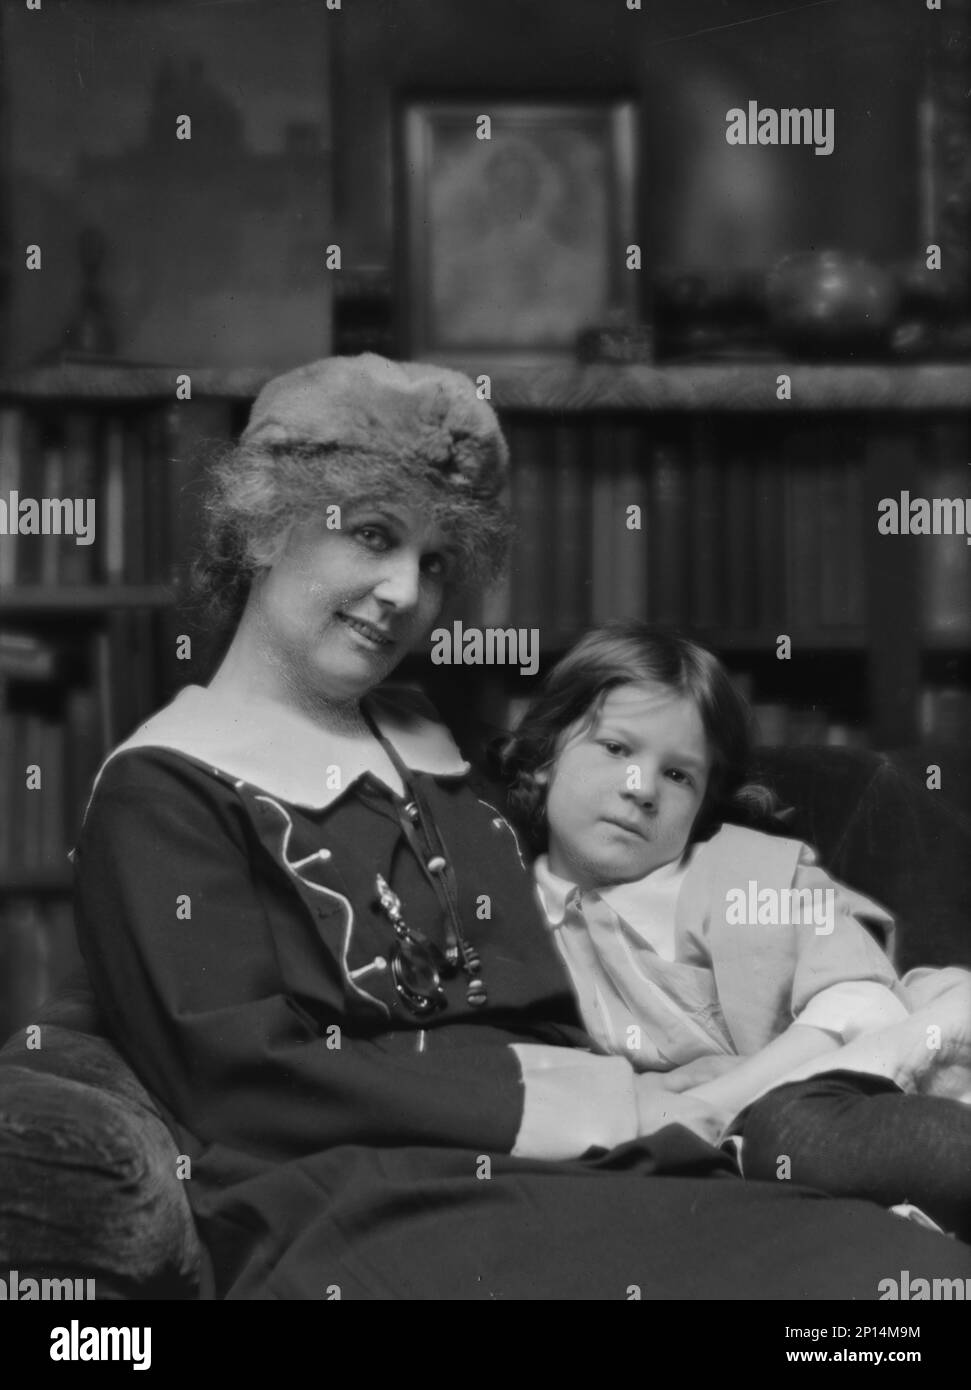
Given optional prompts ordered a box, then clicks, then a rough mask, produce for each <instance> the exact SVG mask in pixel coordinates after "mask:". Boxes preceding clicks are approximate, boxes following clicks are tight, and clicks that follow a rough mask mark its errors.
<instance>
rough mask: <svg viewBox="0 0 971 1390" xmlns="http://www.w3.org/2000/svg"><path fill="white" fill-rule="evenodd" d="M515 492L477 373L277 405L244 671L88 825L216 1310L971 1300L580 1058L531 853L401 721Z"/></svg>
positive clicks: (580, 1040)
mask: <svg viewBox="0 0 971 1390" xmlns="http://www.w3.org/2000/svg"><path fill="white" fill-rule="evenodd" d="M505 464H506V459H505V446H504V443H503V441H502V437H501V434H500V432H499V429H498V426H497V424H496V421H495V417H494V416H493V414H492V412H491V410H490V409H489V407H488V406H487V405H485V404H484V403H483V402H481V401H479V400H478V399H477V396H476V393H475V390H474V388H473V387H472V385H471V383H470V382H469V381H467V380H466V379H465V378H464V377H461V376H459V375H458V374H456V373H453V372H446V371H443V370H441V369H438V368H434V367H426V366H420V365H416V364H395V363H391V362H387V361H385V360H384V359H381V358H377V357H373V356H370V355H365V356H363V357H360V358H354V359H342V358H335V359H330V360H327V361H324V362H320V363H314V364H312V365H310V366H308V367H304V368H301V369H299V370H298V371H296V372H292V373H290V374H288V375H286V376H284V377H282V378H279V379H278V380H276V381H274V382H271V383H270V384H269V385H268V386H267V387H266V388H265V389H264V390H263V392H262V393H261V394H260V396H259V398H258V399H257V401H256V403H255V405H254V407H253V412H252V415H251V418H250V422H249V425H248V427H247V429H246V431H245V433H244V435H243V438H242V441H241V444H240V447H239V448H238V449H237V450H236V451H235V453H234V454H233V455H231V456H230V457H229V458H228V459H227V460H225V461H224V462H223V464H222V465H221V468H220V469H219V471H218V472H217V476H216V486H215V489H214V492H213V495H212V499H211V504H210V521H211V527H210V546H209V551H208V557H207V567H206V568H207V573H208V575H209V577H210V580H211V582H212V583H213V585H214V586H216V587H217V588H218V590H219V591H220V593H221V595H222V597H223V598H224V599H225V600H226V602H227V604H228V605H229V606H230V609H231V610H232V611H233V613H234V616H236V617H237V619H238V621H237V624H236V627H235V630H234V635H233V637H232V641H231V643H230V646H229V648H228V651H227V653H226V656H225V659H224V660H223V662H222V665H221V666H220V668H219V670H218V672H217V673H216V675H215V677H214V679H213V680H212V682H211V683H210V684H209V685H208V686H207V687H205V688H203V687H200V686H189V687H187V688H186V689H185V690H183V691H182V692H181V693H180V694H179V696H177V698H176V699H175V700H174V701H173V702H172V704H171V705H169V706H168V707H167V708H166V709H165V710H162V711H161V712H160V713H159V714H157V715H156V716H154V717H153V718H152V719H150V720H149V721H148V723H147V724H146V725H145V726H144V727H143V728H142V729H141V730H139V731H138V732H137V733H136V734H135V735H134V737H132V738H131V739H129V740H128V741H127V743H125V744H124V745H122V747H121V748H120V749H118V750H116V752H115V754H114V755H113V756H112V757H111V758H110V759H109V760H108V762H107V764H106V766H105V767H104V768H103V769H102V772H101V774H100V776H99V779H98V782H97V784H96V788H95V791H94V793H93V795H92V799H91V802H90V805H89V810H88V814H87V817H86V823H85V827H84V832H83V835H82V839H81V843H80V846H79V853H78V855H77V858H76V870H77V899H78V917H79V933H80V936H81V940H82V945H83V949H84V952H85V956H86V959H87V961H88V964H89V967H90V971H91V975H92V978H93V981H94V984H95V988H96V991H97V993H98V996H99V999H100V1002H101V1004H102V1006H103V1008H104V1010H105V1013H106V1015H107V1017H108V1018H109V1020H110V1022H111V1023H112V1025H113V1028H114V1030H115V1034H116V1037H117V1039H118V1041H119V1043H120V1044H121V1046H122V1047H123V1049H124V1050H125V1051H126V1052H127V1054H128V1056H129V1057H130V1059H131V1061H132V1063H133V1064H134V1066H135V1068H136V1069H137V1070H138V1072H139V1073H140V1075H141V1077H142V1079H143V1080H144V1082H145V1083H146V1085H147V1086H148V1087H149V1088H150V1090H151V1091H152V1092H153V1093H154V1094H155V1095H156V1096H157V1097H158V1098H159V1099H160V1101H161V1102H162V1104H163V1105H164V1107H165V1108H166V1111H167V1114H168V1117H169V1122H170V1124H171V1126H172V1128H173V1132H174V1133H175V1135H176V1137H177V1140H178V1143H179V1145H180V1148H181V1149H182V1152H183V1154H184V1155H185V1156H186V1157H187V1158H189V1159H190V1160H191V1178H190V1181H189V1187H188V1195H189V1198H190V1201H191V1203H192V1206H193V1209H194V1211H195V1214H196V1217H197V1219H198V1222H199V1225H200V1231H201V1235H202V1238H203V1241H204V1243H205V1245H206V1247H207V1250H208V1253H209V1257H210V1262H211V1268H210V1269H208V1270H207V1272H206V1284H205V1288H204V1293H206V1294H209V1295H211V1296H217V1297H231V1298H321V1297H327V1296H328V1295H329V1296H340V1297H343V1298H351V1297H359V1298H382V1297H392V1298H480V1297H484V1298H489V1297H506V1298H510V1297H513V1298H515V1297H551V1298H559V1297H563V1298H627V1297H632V1296H641V1297H664V1298H672V1297H674V1298H678V1297H686V1296H691V1297H722V1296H725V1295H726V1294H730V1295H731V1296H735V1297H749V1298H759V1297H764V1296H767V1295H771V1296H775V1297H794V1296H800V1297H806V1296H810V1297H812V1296H817V1297H827V1298H833V1297H835V1298H843V1297H860V1298H875V1297H877V1286H878V1281H879V1280H880V1278H882V1277H885V1276H886V1273H887V1271H888V1270H890V1271H891V1272H895V1271H896V1270H898V1269H902V1268H907V1269H908V1270H910V1271H911V1274H912V1275H915V1274H917V1273H920V1274H924V1275H925V1276H933V1275H937V1276H941V1275H948V1276H961V1275H964V1274H971V1261H969V1257H968V1253H967V1252H966V1251H961V1250H959V1249H957V1248H956V1247H955V1246H954V1245H953V1244H951V1243H950V1242H947V1241H944V1240H942V1239H940V1238H938V1237H936V1236H934V1235H932V1234H928V1233H926V1232H923V1231H917V1230H913V1229H911V1228H909V1227H907V1226H905V1225H904V1224H903V1223H899V1222H897V1221H896V1220H895V1219H894V1218H892V1217H890V1216H887V1215H885V1214H884V1213H882V1212H881V1211H879V1209H877V1208H876V1207H870V1206H867V1205H865V1204H862V1203H856V1202H840V1201H830V1200H826V1199H820V1198H817V1197H816V1196H815V1195H813V1194H807V1193H805V1192H797V1191H794V1190H791V1189H788V1188H787V1187H786V1185H785V1184H781V1183H780V1184H769V1183H766V1184H752V1185H748V1186H746V1185H744V1184H743V1183H741V1182H740V1181H738V1180H737V1179H736V1178H735V1175H734V1171H733V1169H732V1167H731V1164H730V1162H729V1160H728V1159H727V1157H726V1156H725V1155H723V1154H721V1153H720V1152H719V1151H718V1150H716V1149H714V1148H712V1147H711V1146H710V1145H709V1144H708V1143H706V1142H705V1138H706V1137H707V1138H711V1137H714V1136H715V1134H717V1132H718V1130H719V1128H720V1126H721V1123H722V1121H723V1119H724V1118H725V1117H723V1116H719V1115H717V1114H716V1113H715V1112H713V1111H710V1110H708V1109H706V1107H705V1106H703V1105H699V1104H698V1103H697V1102H694V1101H692V1100H691V1099H690V1098H688V1097H685V1096H678V1095H674V1094H666V1093H662V1092H661V1091H660V1090H659V1089H658V1088H657V1087H656V1086H654V1085H653V1083H652V1082H651V1081H650V1079H644V1078H637V1077H636V1076H635V1074H634V1072H633V1070H632V1068H631V1067H630V1066H629V1064H628V1062H627V1061H626V1059H625V1058H623V1057H612V1058H610V1057H600V1056H594V1055H591V1054H590V1053H588V1052H586V1051H584V1050H583V1047H584V1044H585V1041H586V1040H585V1037H584V1035H583V1034H582V1032H581V1031H580V1029H579V1023H578V1019H577V1016H576V1013H575V1008H574V1005H573V1003H572V997H571V994H570V989H569V985H568V982H567V980H566V977H565V975H564V974H563V971H562V968H561V966H560V965H559V963H558V960H557V958H556V956H555V954H554V951H553V948H552V946H551V945H550V943H549V941H548V938H547V935H546V933H545V932H544V930H543V928H542V926H541V924H540V923H539V920H538V917H537V915H536V914H537V909H536V907H535V905H534V901H533V897H532V892H531V884H530V878H529V875H528V873H527V870H526V867H525V865H524V863H523V862H522V859H521V857H520V854H519V847H518V844H517V842H516V838H515V835H514V834H513V833H512V831H511V829H510V828H509V826H508V824H507V823H506V822H505V821H504V819H503V818H502V816H501V815H500V814H499V813H498V812H497V811H496V810H495V808H494V807H493V806H492V805H490V804H489V803H488V802H487V801H485V800H482V799H479V798H478V797H477V795H476V793H475V791H474V790H473V788H472V786H471V784H470V781H469V777H468V771H469V770H468V766H467V764H466V763H465V762H464V761H463V760H462V758H461V755H460V754H459V752H458V750H457V749H456V747H455V746H454V744H453V743H452V741H451V739H450V738H449V736H448V734H447V732H446V731H445V730H444V729H443V728H442V727H441V726H440V725H439V724H438V723H436V722H435V720H434V717H433V714H432V713H431V711H430V710H429V709H428V708H427V707H426V706H425V705H424V704H423V703H422V701H421V700H420V698H419V697H417V696H415V695H413V694H411V693H409V692H407V691H398V692H394V691H391V690H386V689H380V688H379V687H380V686H381V683H382V682H383V681H384V679H385V677H387V676H388V674H389V673H390V672H391V671H392V670H393V669H394V667H395V666H396V665H397V664H398V662H399V661H400V660H401V658H402V657H403V656H404V654H405V653H406V652H407V651H408V650H409V649H410V648H412V647H414V646H415V645H416V644H418V643H419V642H420V641H421V640H422V639H423V638H424V637H425V636H427V634H428V632H429V630H430V629H431V627H432V626H433V624H434V622H435V618H436V615H437V614H438V612H439V610H440V608H441V606H442V604H443V603H444V602H445V600H446V597H447V596H448V595H449V594H450V593H451V591H452V590H454V589H455V588H456V587H457V585H458V584H459V581H460V580H463V579H475V578H477V577H479V576H481V575H482V574H483V573H484V572H488V570H489V568H490V567H491V566H492V564H493V562H494V561H495V560H496V558H497V557H498V555H499V554H500V552H501V549H502V540H503V538H504V535H505V529H506V518H505V513H504V510H503V505H502V502H501V494H502V487H503V481H504V473H505ZM645 1136H650V1137H648V1138H646V1137H645ZM660 1173H663V1174H665V1175H668V1176H666V1177H665V1181H664V1182H657V1183H651V1182H645V1181H644V1178H645V1176H646V1175H650V1174H660ZM713 1178H718V1179H719V1181H712V1179H713ZM631 1290H636V1293H634V1294H632V1293H631Z"/></svg>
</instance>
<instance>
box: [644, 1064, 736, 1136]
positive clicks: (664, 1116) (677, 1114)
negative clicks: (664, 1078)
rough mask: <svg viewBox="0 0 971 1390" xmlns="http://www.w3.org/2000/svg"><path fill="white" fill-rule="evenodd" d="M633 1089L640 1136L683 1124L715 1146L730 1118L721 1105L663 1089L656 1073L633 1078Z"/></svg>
mask: <svg viewBox="0 0 971 1390" xmlns="http://www.w3.org/2000/svg"><path fill="white" fill-rule="evenodd" d="M634 1089H635V1091H636V1093H637V1119H638V1134H639V1135H644V1134H656V1133H657V1131H658V1130H659V1129H664V1127H665V1125H683V1126H684V1127H685V1129H690V1130H691V1131H692V1133H693V1134H697V1135H698V1137H699V1139H704V1141H705V1143H706V1144H715V1145H717V1144H718V1142H719V1140H720V1139H721V1136H722V1133H723V1132H724V1129H725V1126H726V1124H727V1123H728V1121H729V1120H730V1119H731V1115H730V1114H727V1113H726V1112H725V1111H724V1110H723V1109H722V1108H721V1107H720V1106H719V1107H716V1106H714V1105H711V1104H710V1103H709V1102H708V1101H706V1100H698V1099H696V1097H695V1096H693V1095H691V1094H684V1095H679V1094H677V1093H675V1092H672V1091H668V1090H666V1089H665V1088H664V1087H663V1086H660V1085H658V1078H657V1074H656V1073H650V1072H648V1073H646V1074H644V1075H642V1076H638V1077H636V1078H635V1080H634Z"/></svg>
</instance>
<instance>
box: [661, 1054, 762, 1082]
mask: <svg viewBox="0 0 971 1390" xmlns="http://www.w3.org/2000/svg"><path fill="white" fill-rule="evenodd" d="M744 1060H745V1059H744V1058H743V1057H739V1056H737V1055H736V1054H735V1053H734V1052H733V1053H727V1054H726V1053H714V1054H713V1055H712V1056H710V1057H696V1058H695V1060H694V1061H693V1062H685V1064H684V1066H683V1067H675V1068H674V1070H673V1071H662V1072H653V1073H652V1075H653V1076H656V1077H657V1081H658V1084H659V1085H660V1086H661V1087H663V1089H664V1090H665V1091H690V1090H691V1089H692V1087H694V1086H701V1085H702V1084H703V1083H704V1082H705V1081H714V1080H715V1078H716V1077H718V1076H724V1075H725V1073H726V1072H727V1071H731V1070H732V1068H733V1067H737V1066H738V1064H739V1062H742V1061H744Z"/></svg>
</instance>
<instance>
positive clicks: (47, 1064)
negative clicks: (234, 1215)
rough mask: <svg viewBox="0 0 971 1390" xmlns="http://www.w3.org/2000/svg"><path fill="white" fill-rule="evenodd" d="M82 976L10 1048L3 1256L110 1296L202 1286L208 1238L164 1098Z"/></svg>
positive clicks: (2, 1090) (1, 1193) (0, 1190)
mask: <svg viewBox="0 0 971 1390" xmlns="http://www.w3.org/2000/svg"><path fill="white" fill-rule="evenodd" d="M95 1018H96V1013H95V1011H94V1008H93V1001H92V1000H91V998H90V993H88V997H87V998H85V996H84V991H83V990H79V989H78V988H77V987H74V989H73V990H70V991H68V992H67V993H65V994H64V995H63V996H59V998H58V1000H57V1001H56V1003H55V1004H54V1005H52V1006H48V1008H47V1009H46V1010H44V1011H42V1013H41V1014H40V1015H39V1017H38V1025H39V1029H40V1032H39V1035H34V1040H35V1041H37V1040H39V1043H40V1046H39V1047H28V1046H27V1042H28V1037H27V1034H26V1033H25V1031H24V1030H20V1031H19V1032H17V1033H15V1034H14V1035H13V1037H12V1038H11V1039H10V1040H9V1041H8V1042H7V1044H6V1046H5V1047H4V1048H3V1049H2V1051H0V1267H2V1268H5V1269H10V1270H14V1269H16V1270H17V1271H18V1272H19V1274H20V1275H21V1276H22V1277H26V1276H31V1277H34V1278H41V1277H45V1276H46V1277H57V1278H93V1279H94V1280H95V1293H96V1296H97V1297H98V1298H129V1297H136V1296H138V1297H158V1298H180V1297H183V1298H184V1297H192V1296H193V1295H194V1293H195V1289H196V1283H197V1279H198V1272H199V1258H200V1248H199V1242H198V1238H197V1236H196V1231H195V1225H194V1223H193V1219H192V1214H191V1211H190V1209H189V1204H188V1201H187V1199H186V1196H185V1192H184V1189H183V1187H182V1184H181V1182H180V1181H179V1180H178V1178H177V1176H176V1162H177V1149H176V1145H175V1142H174V1140H173V1138H172V1136H171V1134H170V1133H169V1131H168V1129H167V1127H166V1125H165V1124H164V1122H163V1120H162V1118H161V1116H160V1114H159V1112H158V1109H157V1107H156V1106H155V1105H154V1103H153V1102H152V1100H151V1098H150V1097H149V1095H148V1093H147V1092H146V1091H145V1089H144V1087H143V1086H142V1085H141V1083H140V1082H139V1081H138V1079H137V1077H136V1076H135V1074H134V1073H133V1072H132V1071H131V1070H130V1068H129V1067H128V1066H127V1065H126V1064H125V1062H124V1060H123V1059H122V1058H121V1056H120V1055H119V1054H118V1053H117V1052H116V1051H115V1049H114V1048H113V1047H112V1045H111V1044H110V1043H109V1042H107V1040H106V1039H104V1038H102V1037H98V1036H96V1035H93V1034H90V1033H87V1032H82V1031H78V1030H77V1029H75V1028H72V1027H65V1026H64V1024H63V1023H62V1022H58V1021H51V1020H52V1019H53V1020H58V1019H66V1020H73V1021H76V1022H81V1021H83V1020H85V1019H87V1020H88V1021H93V1020H94V1019H95Z"/></svg>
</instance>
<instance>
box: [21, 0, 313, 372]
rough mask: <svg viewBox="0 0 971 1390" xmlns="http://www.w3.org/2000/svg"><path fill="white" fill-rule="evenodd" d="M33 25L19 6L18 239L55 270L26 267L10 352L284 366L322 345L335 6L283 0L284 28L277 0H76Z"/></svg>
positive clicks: (29, 358) (24, 358) (34, 356)
mask: <svg viewBox="0 0 971 1390" xmlns="http://www.w3.org/2000/svg"><path fill="white" fill-rule="evenodd" d="M45 14H46V10H45ZM35 20H36V16H35V15H33V14H32V13H31V12H28V11H26V10H25V9H22V8H21V9H17V8H15V7H13V6H10V7H9V8H7V9H5V12H4V15H3V28H4V33H3V40H4V46H5V50H6V52H7V54H8V56H9V59H10V61H8V63H7V64H6V69H5V82H6V87H7V92H6V96H7V102H8V109H9V113H10V123H9V134H8V139H7V147H8V150H7V152H8V166H9V171H8V176H7V177H8V183H9V188H10V195H11V196H10V199H9V203H10V207H9V213H8V219H9V223H10V230H11V233H12V242H13V244H14V245H15V246H26V245H28V244H36V245H39V246H40V247H41V248H42V253H43V273H42V274H41V275H33V276H29V275H28V276H25V275H23V274H19V273H18V274H14V275H13V276H12V277H11V295H10V305H9V310H10V317H9V324H8V329H7V335H6V336H7V342H6V345H5V347H6V357H7V360H8V361H9V362H10V363H11V364H12V365H26V364H27V363H30V362H33V361H37V360H40V359H42V358H50V357H52V356H56V355H57V354H58V353H61V352H64V351H70V352H76V351H77V350H78V348H79V346H80V347H83V348H85V349H86V350H88V351H91V350H95V351H98V352H100V353H101V354H102V355H104V354H105V353H106V352H107V353H109V354H113V355H115V356H117V357H120V358H123V359H127V360H137V361H143V362H165V363H175V364H179V365H182V364H184V365H187V366H192V365H204V366H213V367H234V366H246V367H264V368H267V369H273V368H275V367H284V366H287V365H291V364H292V363H293V362H296V361H301V360H305V359H306V358H309V357H314V356H321V355H323V354H325V353H326V352H327V351H328V349H329V347H330V317H331V293H330V290H331V280H332V278H333V276H332V272H330V271H328V269H327V246H328V245H329V244H330V243H332V242H334V241H336V235H335V231H334V223H333V208H332V193H331V137H332V131H331V92H330V76H329V71H330V70H329V62H330V59H329V52H330V37H329V35H330V29H329V27H328V24H327V20H326V11H325V10H324V9H323V7H317V6H308V5H306V4H303V3H300V2H299V0H280V3H279V4H276V5H274V7H273V16H272V22H270V16H269V14H268V12H267V10H266V8H265V7H264V6H262V5H255V6H254V5H235V4H234V5H187V4H182V3H179V4H171V3H164V0H145V3H142V4H139V5H138V6H134V5H131V4H121V3H118V0H76V3H75V2H74V0H72V3H71V5H70V6H64V7H61V8H60V9H59V10H58V11H57V12H56V20H57V22H56V23H55V22H53V21H52V22H51V23H48V24H43V23H36V22H34V21H35ZM41 71H43V72H44V73H45V82H44V83H39V82H38V81H37V74H38V73H39V72H41ZM186 118H188V120H186ZM95 251H96V256H95ZM93 259H96V260H97V267H96V284H95V283H94V282H93V279H92V276H93V274H94V272H93V268H92V261H93ZM20 265H22V260H21V262H20ZM19 268H20V267H19V266H15V269H17V270H19ZM94 292H96V298H97V302H98V312H97V314H96V315H94V316H92V313H91V299H92V294H93V293H94ZM95 320H96V322H95Z"/></svg>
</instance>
